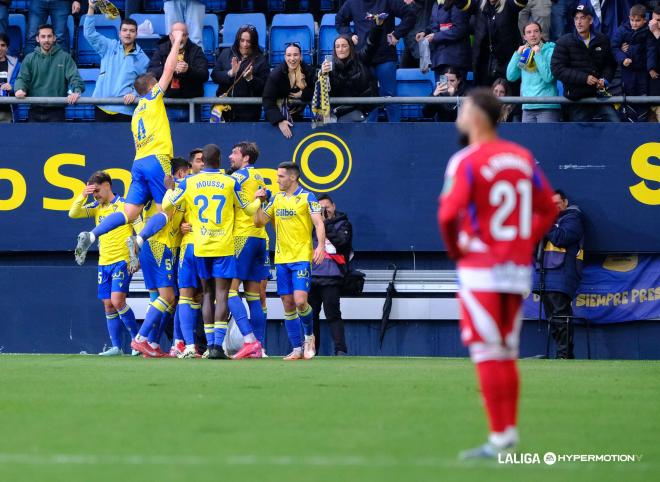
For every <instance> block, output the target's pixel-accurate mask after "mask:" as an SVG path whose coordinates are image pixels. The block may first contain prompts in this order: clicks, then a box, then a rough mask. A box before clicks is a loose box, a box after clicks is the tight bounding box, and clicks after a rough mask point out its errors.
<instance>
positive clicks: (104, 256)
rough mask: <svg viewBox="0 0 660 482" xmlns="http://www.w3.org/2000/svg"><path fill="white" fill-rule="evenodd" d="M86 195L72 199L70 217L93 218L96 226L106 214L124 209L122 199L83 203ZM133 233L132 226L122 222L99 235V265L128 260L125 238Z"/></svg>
mask: <svg viewBox="0 0 660 482" xmlns="http://www.w3.org/2000/svg"><path fill="white" fill-rule="evenodd" d="M85 201H87V197H86V196H83V195H80V196H78V197H77V198H76V199H75V200H74V201H73V205H72V206H71V209H70V211H69V217H71V218H94V221H95V222H96V225H97V226H98V225H99V224H100V223H101V222H102V221H103V220H104V219H105V218H106V217H107V216H108V215H110V214H112V213H116V212H123V211H124V199H123V198H122V197H121V196H117V195H116V194H115V197H114V198H113V199H112V201H110V202H109V203H106V204H101V203H99V202H98V201H94V202H91V203H88V204H85ZM132 235H133V226H132V225H130V224H124V225H123V226H120V227H118V228H117V229H113V230H112V231H110V232H108V233H106V234H103V235H101V236H99V266H108V265H111V264H114V263H119V262H120V261H126V262H128V247H127V246H126V239H127V238H128V237H129V236H132Z"/></svg>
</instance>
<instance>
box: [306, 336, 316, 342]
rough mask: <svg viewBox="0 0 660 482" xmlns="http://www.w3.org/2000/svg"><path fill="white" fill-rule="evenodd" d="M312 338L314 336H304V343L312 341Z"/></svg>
mask: <svg viewBox="0 0 660 482" xmlns="http://www.w3.org/2000/svg"><path fill="white" fill-rule="evenodd" d="M312 338H314V335H305V341H312Z"/></svg>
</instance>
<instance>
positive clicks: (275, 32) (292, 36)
mask: <svg viewBox="0 0 660 482" xmlns="http://www.w3.org/2000/svg"><path fill="white" fill-rule="evenodd" d="M292 42H297V43H299V44H300V47H301V49H302V54H303V60H304V61H305V62H307V63H308V64H311V63H312V58H313V53H314V17H313V16H312V14H311V13H293V14H277V15H275V16H274V17H273V22H272V23H271V26H270V65H271V66H273V65H278V64H281V63H282V62H283V61H284V51H285V50H286V44H287V43H292Z"/></svg>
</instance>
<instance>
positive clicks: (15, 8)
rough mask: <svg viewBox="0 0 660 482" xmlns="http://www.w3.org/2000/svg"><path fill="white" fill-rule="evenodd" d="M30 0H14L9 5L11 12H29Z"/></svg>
mask: <svg viewBox="0 0 660 482" xmlns="http://www.w3.org/2000/svg"><path fill="white" fill-rule="evenodd" d="M29 5H30V0H13V1H12V2H11V5H10V6H9V11H10V12H27V10H28V7H29Z"/></svg>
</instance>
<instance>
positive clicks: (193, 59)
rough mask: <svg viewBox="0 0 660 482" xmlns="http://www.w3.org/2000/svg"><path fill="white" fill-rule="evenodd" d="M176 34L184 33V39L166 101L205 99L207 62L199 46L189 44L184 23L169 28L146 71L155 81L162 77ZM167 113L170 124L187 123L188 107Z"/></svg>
mask: <svg viewBox="0 0 660 482" xmlns="http://www.w3.org/2000/svg"><path fill="white" fill-rule="evenodd" d="M177 30H180V31H181V32H183V38H182V40H181V47H180V48H179V56H178V62H177V64H176V69H175V70H174V76H173V77H172V82H171V83H170V86H169V88H168V89H167V92H166V93H165V97H166V98H169V99H192V98H193V97H204V82H206V80H207V79H208V78H209V71H208V69H207V66H208V60H207V59H206V55H204V51H203V50H202V48H201V47H200V46H199V45H197V44H194V43H192V42H189V41H188V28H187V27H186V24H185V23H182V22H177V23H175V24H174V25H172V29H171V32H170V35H169V38H165V39H164V40H163V41H162V42H161V43H160V45H159V46H158V48H157V49H156V51H155V52H154V54H153V56H152V57H151V61H150V62H149V68H148V71H149V72H150V73H152V74H154V76H155V77H156V78H157V79H160V76H161V75H163V67H164V66H165V61H166V60H167V56H168V55H169V53H170V50H171V48H172V38H173V37H172V32H175V31H177ZM167 112H168V115H169V116H170V120H187V119H188V107H187V106H182V107H179V106H176V107H174V106H170V107H168V108H167Z"/></svg>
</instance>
